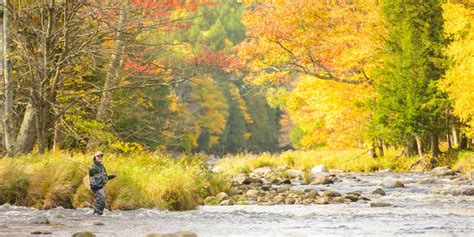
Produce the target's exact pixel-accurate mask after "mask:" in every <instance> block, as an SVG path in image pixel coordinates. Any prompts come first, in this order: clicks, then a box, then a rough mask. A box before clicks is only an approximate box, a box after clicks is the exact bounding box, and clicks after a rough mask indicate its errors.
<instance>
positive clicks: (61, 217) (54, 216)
mask: <svg viewBox="0 0 474 237" xmlns="http://www.w3.org/2000/svg"><path fill="white" fill-rule="evenodd" d="M52 218H55V219H64V218H66V216H65V215H63V214H59V213H57V214H54V215H53V216H52Z"/></svg>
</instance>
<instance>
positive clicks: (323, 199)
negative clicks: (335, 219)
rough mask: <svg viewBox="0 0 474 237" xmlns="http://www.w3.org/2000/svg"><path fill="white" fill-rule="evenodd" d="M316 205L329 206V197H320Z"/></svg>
mask: <svg viewBox="0 0 474 237" xmlns="http://www.w3.org/2000/svg"><path fill="white" fill-rule="evenodd" d="M315 203H316V204H329V198H328V197H318V198H317V199H316V201H315Z"/></svg>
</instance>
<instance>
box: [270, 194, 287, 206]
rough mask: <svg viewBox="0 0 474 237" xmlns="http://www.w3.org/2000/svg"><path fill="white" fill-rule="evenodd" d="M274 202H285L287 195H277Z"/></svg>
mask: <svg viewBox="0 0 474 237" xmlns="http://www.w3.org/2000/svg"><path fill="white" fill-rule="evenodd" d="M272 201H273V203H275V204H280V203H284V202H285V197H283V196H281V195H276V196H275V197H274V198H273V200H272Z"/></svg>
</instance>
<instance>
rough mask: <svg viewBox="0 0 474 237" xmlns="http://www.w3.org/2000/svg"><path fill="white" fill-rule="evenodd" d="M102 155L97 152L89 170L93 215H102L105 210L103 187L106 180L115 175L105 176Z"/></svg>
mask: <svg viewBox="0 0 474 237" xmlns="http://www.w3.org/2000/svg"><path fill="white" fill-rule="evenodd" d="M103 158H104V154H102V152H100V151H99V152H97V153H95V155H94V158H92V160H93V163H92V167H91V168H90V169H89V179H90V187H91V190H92V193H93V194H94V200H95V205H94V212H93V214H96V215H102V214H103V213H104V208H105V185H106V184H107V181H108V180H111V179H113V178H115V175H107V171H106V170H105V166H104V163H103Z"/></svg>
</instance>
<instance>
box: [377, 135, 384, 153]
mask: <svg viewBox="0 0 474 237" xmlns="http://www.w3.org/2000/svg"><path fill="white" fill-rule="evenodd" d="M383 145H384V142H383V139H380V140H379V141H378V148H379V154H380V156H381V157H384V156H385V152H384V150H383Z"/></svg>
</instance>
